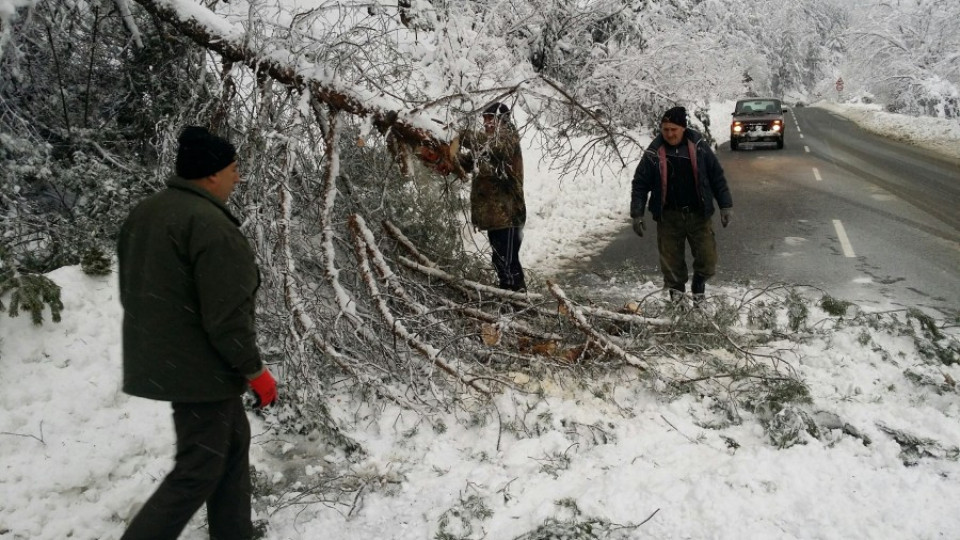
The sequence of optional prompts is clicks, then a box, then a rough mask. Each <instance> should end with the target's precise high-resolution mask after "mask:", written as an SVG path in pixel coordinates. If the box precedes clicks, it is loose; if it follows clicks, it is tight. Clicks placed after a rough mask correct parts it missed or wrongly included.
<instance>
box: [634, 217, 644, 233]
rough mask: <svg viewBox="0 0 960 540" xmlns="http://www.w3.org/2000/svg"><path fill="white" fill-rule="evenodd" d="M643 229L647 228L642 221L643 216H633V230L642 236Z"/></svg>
mask: <svg viewBox="0 0 960 540" xmlns="http://www.w3.org/2000/svg"><path fill="white" fill-rule="evenodd" d="M645 230H647V225H646V224H645V223H644V222H643V216H637V217H635V218H633V232H635V233H637V236H643V231H645Z"/></svg>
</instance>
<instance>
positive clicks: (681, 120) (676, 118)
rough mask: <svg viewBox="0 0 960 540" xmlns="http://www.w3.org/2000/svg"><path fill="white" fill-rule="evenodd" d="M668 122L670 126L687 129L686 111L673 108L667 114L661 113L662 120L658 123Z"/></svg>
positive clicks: (681, 108) (680, 108)
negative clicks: (674, 125)
mask: <svg viewBox="0 0 960 540" xmlns="http://www.w3.org/2000/svg"><path fill="white" fill-rule="evenodd" d="M664 122H670V123H671V124H676V125H678V126H681V127H687V110H686V109H684V108H683V107H673V108H672V109H670V110H668V111H667V112H665V113H663V118H661V119H660V123H661V124H662V123H664Z"/></svg>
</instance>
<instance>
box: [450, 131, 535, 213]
mask: <svg viewBox="0 0 960 540" xmlns="http://www.w3.org/2000/svg"><path fill="white" fill-rule="evenodd" d="M460 145H461V148H463V149H464V154H463V156H462V158H461V159H460V163H461V166H463V168H464V169H465V170H466V171H467V172H470V171H473V181H472V183H471V185H470V221H471V222H472V223H473V226H474V227H476V228H478V229H480V230H482V231H489V230H497V229H506V228H509V227H522V226H523V224H524V223H526V221H527V206H526V202H525V200H524V196H523V154H522V153H521V151H520V134H519V133H517V128H515V127H514V126H513V124H511V123H509V122H502V123H500V124H499V127H498V128H497V130H496V131H494V132H493V133H486V132H485V131H467V132H465V133H463V134H462V135H461V137H460Z"/></svg>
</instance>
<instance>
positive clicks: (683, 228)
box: [657, 210, 717, 293]
mask: <svg viewBox="0 0 960 540" xmlns="http://www.w3.org/2000/svg"><path fill="white" fill-rule="evenodd" d="M688 242H689V244H690V252H691V253H693V274H694V282H695V283H698V282H699V283H698V284H699V285H700V286H701V287H702V285H703V283H704V282H706V281H707V280H708V279H710V277H712V276H713V275H714V274H715V273H716V272H717V241H716V239H715V238H714V235H713V220H712V219H711V218H709V217H704V216H703V214H701V213H700V212H699V211H694V212H682V211H679V210H664V211H663V214H661V216H660V221H659V222H657V248H658V249H659V251H660V271H661V272H663V285H664V287H666V288H668V289H675V290H678V291H682V290H684V289H685V284H686V283H687V261H686V250H687V243H688ZM694 292H700V293H702V292H703V291H702V290H700V291H694Z"/></svg>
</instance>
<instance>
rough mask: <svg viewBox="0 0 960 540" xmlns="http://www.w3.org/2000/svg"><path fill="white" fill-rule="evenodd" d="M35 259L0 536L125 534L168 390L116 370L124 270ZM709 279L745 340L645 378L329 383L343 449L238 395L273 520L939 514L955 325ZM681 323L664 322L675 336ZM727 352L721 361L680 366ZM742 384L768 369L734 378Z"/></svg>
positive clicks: (490, 522) (693, 533) (610, 532)
mask: <svg viewBox="0 0 960 540" xmlns="http://www.w3.org/2000/svg"><path fill="white" fill-rule="evenodd" d="M49 277H50V278H51V279H52V280H54V281H55V282H57V283H58V284H59V285H61V286H62V287H63V302H64V310H63V321H62V322H61V323H59V324H54V323H51V322H49V317H48V321H47V322H45V323H44V325H43V326H40V327H35V326H33V325H32V324H31V323H30V320H29V318H28V317H26V316H20V317H19V318H13V319H11V318H9V317H7V315H6V314H0V371H2V373H3V374H4V380H5V381H6V385H5V390H4V392H2V393H0V407H2V408H3V411H4V414H3V415H0V441H2V444H0V463H3V466H2V467H0V493H2V496H0V537H4V538H11V539H27V538H29V539H62V538H78V539H93V538H98V539H102V540H109V539H116V538H118V537H119V536H120V534H121V533H122V531H123V528H124V523H125V522H126V521H127V520H129V519H130V518H131V517H132V516H133V514H134V513H135V512H136V510H137V508H138V507H139V505H140V504H142V502H143V501H144V500H145V499H146V498H147V497H148V496H149V494H150V493H151V492H152V490H153V489H154V488H155V487H156V483H157V482H158V481H159V479H161V478H162V477H163V475H164V474H165V473H166V472H167V470H168V469H169V467H170V465H171V460H172V456H173V451H174V448H173V434H172V425H171V421H170V413H169V407H168V406H167V405H166V404H162V403H155V402H151V401H147V400H142V399H136V398H129V397H127V396H125V395H124V394H122V393H121V392H120V390H119V388H120V374H121V371H120V349H119V344H120V337H119V329H120V317H121V313H120V308H119V306H118V302H117V294H116V290H117V287H116V282H115V278H114V277H110V278H89V277H87V276H85V275H83V274H82V273H81V271H80V270H79V268H76V267H71V268H63V269H60V270H57V271H55V272H53V273H51V274H50V275H49ZM657 289H658V287H657V286H656V285H654V284H652V283H643V284H631V285H627V286H623V287H621V288H620V289H619V290H607V291H605V293H606V294H607V295H609V296H613V297H616V296H618V295H619V296H620V297H622V298H623V299H636V298H644V297H649V296H650V295H651V294H655V291H656V290H657ZM719 292H722V293H723V295H724V297H723V298H724V299H725V300H723V301H727V302H731V303H733V302H738V303H740V304H741V305H742V303H743V302H744V301H745V299H747V298H751V297H752V298H753V299H752V300H751V302H752V303H751V304H750V305H749V306H742V308H741V310H740V312H739V316H738V319H737V320H736V321H734V322H733V323H732V325H731V327H730V329H731V332H730V335H731V336H733V337H734V339H737V340H738V341H741V342H743V343H749V347H750V350H751V351H752V353H753V354H754V356H753V357H752V358H751V359H750V360H749V361H747V360H746V359H744V358H739V359H738V357H737V355H736V354H732V353H731V350H730V348H725V347H723V346H713V347H700V348H697V349H695V350H691V351H689V352H688V353H687V354H685V355H684V356H683V357H679V358H678V357H675V356H674V355H672V354H664V353H663V351H664V350H666V349H663V348H662V347H660V346H653V347H650V348H649V350H647V351H646V353H645V355H644V359H645V360H646V361H649V362H652V363H654V364H657V365H667V364H669V365H674V366H676V365H680V366H683V365H687V366H688V367H687V369H688V374H689V379H690V381H689V382H688V383H684V384H681V385H673V384H671V385H669V386H667V387H664V386H663V385H657V384H651V382H650V381H648V380H647V379H646V378H644V377H643V376H642V374H640V373H639V372H637V371H634V370H633V369H632V368H627V369H623V370H615V371H610V370H607V371H606V373H605V374H602V375H599V376H596V377H591V376H590V374H591V369H590V367H589V366H583V365H573V364H571V365H568V366H563V365H558V366H556V367H555V368H554V369H553V370H552V371H549V372H541V373H549V374H548V375H543V376H538V375H537V373H535V372H528V371H523V370H522V369H519V368H518V369H516V370H513V371H510V372H505V373H504V375H503V377H504V378H507V379H511V380H512V381H513V383H514V385H515V386H514V388H512V389H508V390H505V391H503V392H502V393H500V394H498V395H497V396H496V397H495V398H494V404H495V407H490V406H489V405H485V404H482V403H480V402H477V401H472V400H470V399H467V400H466V401H464V402H463V403H462V404H460V405H459V406H458V407H456V408H454V410H450V411H449V412H445V413H438V414H432V415H427V416H424V415H420V414H417V413H416V412H413V411H410V410H402V409H399V408H397V407H395V406H393V405H391V404H389V403H385V402H383V401H377V400H372V401H371V400H361V399H360V398H359V397H358V396H356V395H353V394H346V393H338V392H337V386H336V385H333V386H332V388H331V390H330V395H329V398H328V405H329V407H330V410H331V412H332V414H334V415H335V416H336V418H337V420H338V422H339V423H340V425H342V426H343V429H344V432H345V434H346V435H348V436H349V437H351V438H353V439H354V440H355V441H357V442H358V443H360V445H361V446H362V447H363V449H364V452H360V453H357V454H356V455H354V456H349V457H348V456H345V455H343V454H342V453H340V452H337V451H335V450H331V449H330V448H328V445H327V444H326V441H324V440H322V437H321V438H318V437H317V436H316V434H315V433H314V434H306V435H292V434H282V433H281V434H274V433H264V423H263V422H262V421H261V420H260V419H259V418H258V417H256V416H254V415H251V420H252V428H253V432H254V434H255V435H254V448H253V451H252V463H253V465H254V467H255V469H256V470H257V482H256V496H257V501H256V508H257V511H258V517H260V518H267V519H268V520H269V532H268V533H267V536H266V538H270V539H278V540H279V539H292V538H297V539H300V538H302V539H313V538H323V537H331V536H334V537H337V538H341V539H345V540H361V539H363V540H369V539H371V538H377V539H411V540H413V539H416V540H422V539H425V538H451V539H453V538H457V539H480V538H502V539H523V540H530V539H534V538H552V537H562V535H563V534H567V535H568V536H569V535H573V536H569V537H572V538H591V537H598V538H636V537H650V538H731V539H733V538H811V537H824V538H932V537H940V536H950V535H952V534H954V533H955V532H956V530H957V529H958V528H960V516H958V515H957V513H956V512H955V511H954V510H955V509H954V506H955V501H956V500H958V498H960V482H958V480H960V463H958V461H957V458H958V453H960V450H958V448H960V427H958V425H960V424H958V419H960V398H958V386H957V383H956V381H958V380H960V366H958V365H957V362H958V359H960V357H958V355H960V348H958V347H957V328H956V325H955V324H954V325H953V326H951V325H945V324H943V323H942V322H941V321H934V320H932V319H929V318H928V317H926V316H925V315H923V314H922V313H920V312H917V311H898V312H875V313H866V312H864V311H862V310H858V309H856V308H855V307H851V306H849V305H846V304H845V303H843V302H840V301H833V300H831V301H830V302H820V303H818V302H817V301H818V300H819V299H808V301H807V302H806V303H805V304H803V306H805V307H801V304H799V303H798V301H797V299H798V298H799V296H797V295H794V294H790V295H788V296H786V300H787V301H786V303H784V301H783V300H784V297H779V298H775V297H763V298H758V297H756V296H754V292H752V291H746V290H743V289H737V288H729V287H728V288H723V289H722V290H721V289H718V293H719ZM734 299H739V300H736V301H735V300H734ZM720 303H721V298H720V297H711V298H710V304H711V306H714V305H716V306H719V305H720ZM717 309H718V312H719V310H720V308H719V307H717ZM827 310H828V311H830V313H836V315H830V314H828V313H827ZM688 328H689V327H685V326H682V323H678V326H677V327H676V328H675V329H674V330H672V331H671V330H669V329H667V330H665V331H663V332H661V331H658V332H659V333H658V334H657V335H658V336H659V337H657V338H656V339H657V340H660V342H662V343H669V340H670V336H675V339H686V337H684V336H683V335H682V334H683V333H684V332H686V329H688ZM664 332H666V333H664ZM664 340H666V341H664ZM763 355H769V357H765V356H763ZM764 361H771V362H774V361H775V362H777V363H779V364H780V366H779V369H781V370H782V372H784V373H796V374H797V375H799V380H801V381H802V382H803V383H804V384H803V385H795V384H784V381H781V380H777V379H775V378H768V379H762V378H757V379H756V380H753V381H750V380H749V379H750V378H751V377H750V376H749V373H755V372H751V371H749V369H747V368H749V367H750V366H749V365H748V364H749V363H750V362H764ZM722 366H727V367H728V368H729V370H728V371H727V373H726V375H724V374H723V373H719V372H718V373H715V374H714V375H713V376H712V377H711V378H710V379H709V380H705V381H700V382H696V381H693V379H695V378H697V377H698V376H699V375H700V374H702V373H704V372H705V371H706V368H711V369H713V368H716V367H722ZM738 373H739V374H745V375H746V376H745V377H743V378H741V377H740V376H739V375H738ZM281 383H282V381H281ZM691 385H699V386H697V389H698V390H697V391H691V390H690V386H691ZM745 385H747V386H750V387H751V388H767V389H768V390H769V391H768V392H766V393H764V394H762V395H761V394H757V395H741V393H743V394H746V392H747V391H746V390H745V389H746V388H747V386H745ZM654 387H656V390H655V389H654ZM700 390H704V392H701V391H700ZM281 392H282V388H281ZM731 404H740V405H739V406H738V407H731V406H730V405H731ZM648 517H649V518H651V519H650V520H649V521H646V522H645V523H644V521H645V520H647V518H648ZM641 523H642V525H641ZM202 524H203V516H202V513H201V514H200V515H198V517H197V518H196V519H195V520H194V522H193V524H192V525H191V527H190V528H189V529H188V531H187V533H185V535H184V536H183V538H184V539H185V540H198V539H200V538H205V537H206V531H205V530H204V529H203V528H202ZM585 531H593V533H596V534H595V535H594V536H587V533H586V532H585ZM601 532H603V535H600V533H601ZM593 533H591V534H593ZM551 534H553V535H554V536H550V535H551ZM578 534H579V536H577V535H578Z"/></svg>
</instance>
